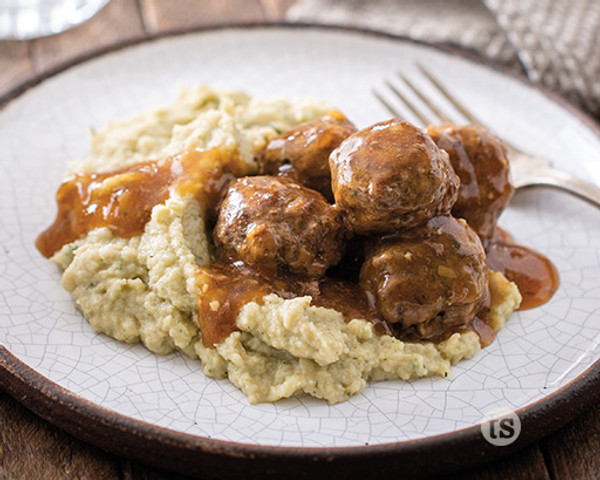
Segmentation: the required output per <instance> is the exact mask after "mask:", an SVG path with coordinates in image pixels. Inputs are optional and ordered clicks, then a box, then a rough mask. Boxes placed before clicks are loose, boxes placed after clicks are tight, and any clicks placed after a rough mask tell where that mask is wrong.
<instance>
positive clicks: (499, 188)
mask: <svg viewBox="0 0 600 480" xmlns="http://www.w3.org/2000/svg"><path fill="white" fill-rule="evenodd" d="M427 133H429V135H431V137H432V138H433V140H434V141H435V142H436V143H437V145H438V147H440V148H443V149H444V150H446V151H447V152H448V154H449V155H450V161H451V162H452V166H453V167H454V171H455V172H456V173H457V175H458V176H459V177H460V189H459V192H458V200H457V201H456V204H455V205H454V208H453V209H452V214H453V215H454V216H456V217H461V218H464V219H465V220H466V221H467V222H468V223H469V225H470V226H471V227H472V228H473V229H474V230H475V231H476V232H477V234H478V235H479V236H480V237H481V239H482V241H483V242H484V243H485V242H487V240H489V239H490V238H491V236H492V235H493V233H494V228H495V227H496V222H497V220H498V217H499V216H500V214H501V213H502V211H503V210H504V208H505V207H506V205H508V202H509V200H510V197H511V196H512V194H513V191H514V189H513V187H512V185H511V184H510V180H509V175H508V160H507V159H506V155H505V152H504V147H503V146H502V143H501V142H500V140H498V139H497V138H496V137H494V136H493V135H492V134H491V133H489V132H488V131H487V130H485V129H484V128H481V127H477V126H458V125H451V124H443V125H439V126H432V127H429V128H428V129H427Z"/></svg>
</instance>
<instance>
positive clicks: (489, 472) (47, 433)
mask: <svg viewBox="0 0 600 480" xmlns="http://www.w3.org/2000/svg"><path fill="white" fill-rule="evenodd" d="M293 2H294V0H112V2H111V3H109V5H108V6H107V7H106V8H104V9H103V10H102V11H101V12H100V13H99V14H98V15H97V16H96V17H94V18H93V19H92V20H90V21H89V22H87V23H85V24H84V25H81V26H79V27H76V28H74V29H72V30H70V31H68V32H65V33H63V34H61V35H58V36H56V37H50V38H45V39H38V40H33V41H28V42H0V95H3V94H5V93H6V92H8V91H10V90H11V89H12V88H13V87H15V86H17V85H20V84H22V83H23V82H24V81H26V80H28V79H30V78H32V77H33V76H34V75H36V74H38V73H40V72H44V71H46V70H48V69H54V68H57V67H60V65H62V64H65V63H68V62H71V61H73V59H76V58H78V57H81V56H85V55H88V54H89V52H90V51H93V50H95V49H98V48H103V47H108V46H110V45H112V44H115V43H120V42H123V41H127V40H134V39H139V38H144V37H146V36H149V35H154V34H157V33H160V32H165V31H177V30H181V29H185V28H192V27H198V26H203V25H216V24H221V23H237V22H258V21H261V22H262V21H279V20H281V19H282V18H283V15H284V13H285V11H286V9H287V8H289V6H290V5H291V4H292V3H293ZM0 478H2V479H15V480H16V479H38V478H39V479H42V478H43V479H46V480H52V479H65V478H69V479H71V478H72V479H94V480H97V479H102V480H104V479H106V480H113V479H114V480H141V479H144V480H159V479H165V480H166V479H177V478H182V477H177V476H175V475H173V474H170V473H168V472H161V471H159V470H157V469H154V468H150V467H146V466H144V465H141V464H139V463H136V462H132V461H130V460H128V459H126V458H121V457H118V456H116V455H114V454H111V453H107V452H104V451H102V450H100V449H98V448H96V447H94V446H92V445H88V444H86V443H84V442H81V441H79V440H77V439H75V438H73V437H72V436H70V435H68V434H66V433H64V432H62V431H61V430H59V429H57V428H55V427H53V426H52V425H50V424H49V423H47V422H45V421H43V420H41V419H40V418H38V417H37V416H35V415H34V414H32V413H31V412H29V411H28V410H27V409H25V408H24V407H22V406H21V405H19V404H18V403H17V402H15V401H14V400H13V399H12V398H11V397H9V396H8V395H7V394H5V393H3V392H2V391H1V390H0ZM449 478H456V477H454V476H451V477H449ZM459 478H464V479H467V480H500V479H514V480H521V479H522V480H525V479H557V480H559V479H593V478H600V406H598V407H595V408H592V409H591V410H589V411H587V412H586V413H585V414H583V415H582V416H581V417H579V418H577V419H576V420H575V421H573V422H571V423H570V424H569V425H567V426H566V427H564V428H562V429H561V430H559V431H558V432H557V433H555V434H553V435H551V436H549V437H547V438H545V439H543V440H541V441H539V442H537V443H535V444H533V445H531V446H529V447H528V448H526V449H525V450H522V451H520V452H518V453H517V454H513V455H511V456H509V457H508V458H504V459H502V460H499V461H496V462H494V463H491V464H487V465H484V466H482V467H478V468H474V469H470V470H468V471H465V472H461V474H460V476H459Z"/></svg>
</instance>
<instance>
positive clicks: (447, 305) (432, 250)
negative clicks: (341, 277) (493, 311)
mask: <svg viewBox="0 0 600 480" xmlns="http://www.w3.org/2000/svg"><path fill="white" fill-rule="evenodd" d="M360 283H361V286H362V287H363V289H365V290H366V291H367V292H368V294H370V295H372V297H373V299H374V301H375V302H376V305H377V308H378V310H379V312H380V314H381V315H382V316H383V317H384V318H385V319H386V320H387V321H388V322H390V323H391V324H392V327H393V329H394V330H395V331H396V332H397V333H399V334H400V336H402V337H404V338H411V339H422V340H433V341H439V340H442V339H444V338H446V337H447V336H448V335H449V334H450V333H452V332H454V331H456V330H457V329H459V328H460V327H461V326H464V325H465V324H467V323H468V322H470V321H471V320H472V319H473V318H474V316H475V315H476V314H477V312H478V311H479V310H480V309H481V308H482V307H483V306H485V305H486V303H487V301H488V299H489V290H488V269H487V265H486V259H485V252H484V250H483V246H482V244H481V241H480V239H479V237H478V236H477V234H476V233H475V232H474V231H473V230H472V229H471V228H470V227H469V225H468V224H467V222H466V221H465V220H463V219H460V220H457V219H455V218H454V217H451V216H440V217H434V218H432V219H431V220H429V222H428V223H427V225H426V226H424V227H420V228H416V229H414V230H411V231H410V232H407V234H403V235H401V236H398V235H395V236H388V237H383V238H381V239H379V240H378V241H377V243H376V244H375V245H374V246H372V247H371V251H370V252H368V254H367V258H366V260H365V263H364V264H363V266H362V269H361V272H360Z"/></svg>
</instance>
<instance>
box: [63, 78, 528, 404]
mask: <svg viewBox="0 0 600 480" xmlns="http://www.w3.org/2000/svg"><path fill="white" fill-rule="evenodd" d="M330 110H331V107H330V106H329V105H325V104H323V102H316V101H311V100H294V101H289V100H260V99H255V98H251V97H249V96H247V95H245V94H243V93H239V92H233V93H231V92H219V91H214V90H211V89H209V88H207V87H204V86H201V87H198V88H195V89H189V90H184V91H183V92H182V93H181V95H180V96H179V98H178V99H177V100H176V101H175V102H174V103H173V104H172V105H171V106H169V107H168V108H163V109H160V110H157V111H155V112H152V113H150V114H147V115H141V116H137V117H134V118H132V119H130V120H128V121H125V122H119V123H114V124H112V125H110V126H109V127H108V128H106V129H105V130H104V131H102V132H100V133H97V134H95V135H94V136H93V139H92V148H91V154H90V156H89V157H88V158H87V159H85V160H84V161H82V162H77V163H73V164H72V165H71V166H70V171H71V172H100V171H108V170H112V169H115V168H118V167H121V166H125V165H130V164H133V163H136V162H140V161H143V160H148V159H160V158H164V157H166V156H169V155H173V154H176V153H178V152H180V151H182V150H184V149H186V148H190V147H195V148H210V147H226V148H232V149H235V150H237V151H238V152H239V153H240V154H241V156H242V158H243V159H244V161H245V162H246V163H247V164H248V166H249V167H250V168H253V167H254V158H255V155H256V154H257V153H258V152H259V151H261V150H262V149H263V148H264V147H265V145H266V143H267V142H268V140H269V139H270V138H272V137H274V136H275V135H277V134H278V133H279V132H281V131H285V130H287V129H290V128H292V127H294V126H296V125H298V124H301V123H304V122H307V121H311V120H314V119H316V118H318V117H320V116H321V115H324V114H325V113H327V112H328V111H330ZM204 217H205V212H204V209H203V206H202V205H201V204H200V203H199V201H198V200H197V199H196V198H194V197H193V196H191V195H189V196H181V195H179V194H177V193H173V194H171V196H170V197H169V198H168V199H167V200H166V201H165V202H164V203H162V204H159V205H156V206H155V207H154V208H153V210H152V215H151V219H150V221H149V222H148V223H147V224H146V226H145V229H144V232H143V234H141V235H138V236H135V237H132V238H120V237H117V236H115V235H113V234H112V233H111V232H110V231H109V230H108V229H107V228H97V229H95V230H92V231H91V232H90V233H89V234H88V235H87V236H85V237H84V238H82V239H80V240H77V241H75V242H73V243H70V244H67V245H65V246H64V247H63V248H62V249H60V250H59V251H58V252H56V253H55V254H54V256H53V257H52V261H54V262H55V263H57V264H58V265H59V266H60V267H61V268H62V269H63V270H64V273H63V277H62V284H63V286H64V288H65V289H66V290H68V291H69V292H70V293H71V295H72V296H73V299H74V301H75V303H76V305H77V307H78V309H79V310H80V311H81V312H82V313H83V315H84V317H85V318H86V320H87V321H88V322H89V323H90V325H91V326H92V327H93V328H94V330H96V331H97V332H101V333H105V334H107V335H110V336H111V337H113V338H115V339H117V340H120V341H123V342H127V343H134V342H142V343H143V344H144V345H145V346H146V347H147V348H148V349H149V350H151V351H153V352H155V353H157V354H167V353H170V352H172V351H174V350H178V351H181V352H183V353H184V354H186V355H188V356H189V357H191V358H200V359H201V361H202V369H203V371H204V373H205V374H206V375H208V376H210V377H213V378H225V377H227V378H229V380H230V381H231V382H232V383H233V384H234V385H236V386H237V387H238V388H240V389H241V390H242V391H243V392H244V393H245V394H246V396H247V397H248V399H249V401H250V402H252V403H257V402H266V401H268V402H272V401H276V400H278V399H281V398H285V397H289V396H291V395H294V394H295V393H296V392H300V391H301V392H306V393H307V394H310V395H313V396H315V397H318V398H323V399H325V400H327V401H329V402H331V403H335V402H341V401H344V400H346V399H347V398H348V397H349V396H351V395H353V394H355V393H357V392H359V391H360V390H362V389H363V388H364V387H365V386H366V384H367V382H368V381H380V380H388V379H403V380H408V379H411V378H417V377H424V376H432V375H437V376H442V377H448V376H449V375H450V366H451V365H452V364H455V363H456V362H458V361H460V360H462V359H468V358H471V357H473V355H475V354H476V353H477V352H478V350H479V349H480V343H479V337H478V336H477V334H475V333H474V332H466V333H455V334H453V335H452V336H451V337H450V338H448V339H447V340H445V341H443V342H441V343H439V344H434V343H427V342H423V343H408V342H403V341H401V340H398V339H396V338H394V337H391V336H387V335H383V336H379V335H375V333H374V329H373V326H372V325H371V324H370V323H369V322H367V321H365V320H361V319H352V320H351V321H348V322H346V321H344V318H343V316H342V314H341V313H339V312H337V311H335V310H332V309H327V308H322V307H316V306H312V305H311V304H310V301H311V299H310V297H300V298H295V299H291V300H284V299H282V298H279V297H277V296H276V295H273V294H271V295H268V296H266V297H265V298H264V299H263V301H262V302H261V303H260V304H259V303H255V302H252V303H248V304H247V305H245V306H244V307H242V309H241V311H240V313H239V314H238V317H237V327H238V331H236V332H234V333H232V334H231V335H229V336H228V337H227V338H226V339H225V340H224V341H223V342H222V343H220V344H218V345H217V346H216V348H207V347H205V346H204V345H203V344H202V339H201V332H200V330H199V327H198V321H197V296H198V295H199V294H200V295H201V294H202V285H198V284H197V282H196V276H195V271H196V269H197V267H198V266H203V265H206V264H208V263H209V262H210V261H211V245H210V241H209V238H210V236H209V234H208V233H207V231H206V228H205V222H204ZM490 289H491V291H492V304H491V305H490V311H489V314H488V318H487V321H488V323H489V324H491V325H492V326H493V328H494V329H495V330H499V329H500V328H502V326H503V325H504V323H505V321H506V320H507V319H508V318H509V316H510V314H511V313H512V311H513V310H514V309H515V308H516V307H517V306H518V305H519V302H520V295H519V292H518V290H517V288H516V286H515V285H514V284H512V283H510V282H508V281H507V280H506V279H505V278H504V277H503V276H502V275H501V274H498V273H493V272H492V273H491V275H490Z"/></svg>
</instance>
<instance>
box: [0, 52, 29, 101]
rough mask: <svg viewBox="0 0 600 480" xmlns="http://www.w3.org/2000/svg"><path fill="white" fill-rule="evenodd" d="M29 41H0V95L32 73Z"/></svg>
mask: <svg viewBox="0 0 600 480" xmlns="http://www.w3.org/2000/svg"><path fill="white" fill-rule="evenodd" d="M29 48H30V44H29V42H0V95H2V94H4V93H6V92H8V91H10V90H12V89H13V88H15V87H16V86H18V85H21V84H22V83H23V82H25V81H27V80H29V79H30V78H32V77H33V75H34V69H33V63H32V61H31V57H30V51H29Z"/></svg>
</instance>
